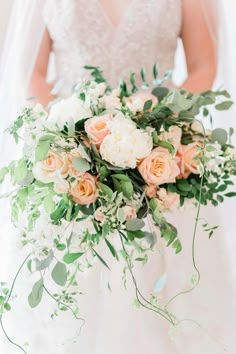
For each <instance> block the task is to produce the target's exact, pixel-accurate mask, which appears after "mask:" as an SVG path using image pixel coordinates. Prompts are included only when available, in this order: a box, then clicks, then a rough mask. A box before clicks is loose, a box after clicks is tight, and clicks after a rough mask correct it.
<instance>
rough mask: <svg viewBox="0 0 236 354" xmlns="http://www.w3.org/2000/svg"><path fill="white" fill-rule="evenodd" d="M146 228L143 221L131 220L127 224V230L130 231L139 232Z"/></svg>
mask: <svg viewBox="0 0 236 354" xmlns="http://www.w3.org/2000/svg"><path fill="white" fill-rule="evenodd" d="M144 226H145V222H144V221H143V220H141V219H136V218H135V219H131V220H128V221H127V223H126V230H128V231H138V230H140V229H142V228H143V227H144Z"/></svg>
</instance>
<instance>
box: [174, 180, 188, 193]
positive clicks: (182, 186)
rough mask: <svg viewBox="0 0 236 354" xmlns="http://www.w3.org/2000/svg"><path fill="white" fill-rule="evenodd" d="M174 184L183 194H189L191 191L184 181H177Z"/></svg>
mask: <svg viewBox="0 0 236 354" xmlns="http://www.w3.org/2000/svg"><path fill="white" fill-rule="evenodd" d="M176 184H177V187H178V189H179V190H181V191H183V192H190V191H191V189H192V188H191V186H190V184H189V183H188V181H187V180H186V179H178V180H177V182H176Z"/></svg>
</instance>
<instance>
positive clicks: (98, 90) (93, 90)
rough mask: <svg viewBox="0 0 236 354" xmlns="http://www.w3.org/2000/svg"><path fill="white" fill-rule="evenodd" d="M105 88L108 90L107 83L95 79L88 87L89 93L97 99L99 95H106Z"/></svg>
mask: <svg viewBox="0 0 236 354" xmlns="http://www.w3.org/2000/svg"><path fill="white" fill-rule="evenodd" d="M105 90H106V84H105V83H104V82H101V83H99V84H97V83H96V82H95V81H93V82H92V83H91V85H90V87H89V89H88V94H89V95H90V96H91V97H92V98H93V99H97V98H98V97H101V96H103V95H104V93H105Z"/></svg>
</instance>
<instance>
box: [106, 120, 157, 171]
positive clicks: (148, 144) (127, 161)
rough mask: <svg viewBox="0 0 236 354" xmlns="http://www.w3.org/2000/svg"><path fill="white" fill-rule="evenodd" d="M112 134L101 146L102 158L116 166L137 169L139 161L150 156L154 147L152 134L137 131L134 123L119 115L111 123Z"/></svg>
mask: <svg viewBox="0 0 236 354" xmlns="http://www.w3.org/2000/svg"><path fill="white" fill-rule="evenodd" d="M110 129H111V134H109V135H107V136H106V137H105V139H104V140H103V142H102V144H101V146H100V154H101V156H102V158H103V159H104V160H106V161H108V162H110V163H111V164H112V165H114V166H118V167H123V168H135V167H136V166H137V160H139V159H142V158H144V157H146V156H148V155H149V154H150V153H151V151H152V147H153V143H152V136H151V133H150V132H148V131H145V130H141V129H137V128H136V125H135V123H134V122H133V121H131V120H130V119H128V118H125V117H124V115H123V114H118V115H117V116H116V117H115V118H114V120H113V122H111V123H110Z"/></svg>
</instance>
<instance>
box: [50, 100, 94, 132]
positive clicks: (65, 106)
mask: <svg viewBox="0 0 236 354" xmlns="http://www.w3.org/2000/svg"><path fill="white" fill-rule="evenodd" d="M91 116H92V112H91V110H90V109H89V108H86V107H85V105H84V103H83V101H81V100H80V99H79V98H77V97H76V96H75V95H73V96H71V97H69V98H66V99H63V100H61V101H60V102H58V103H56V104H54V105H53V106H52V108H51V111H50V114H49V117H48V125H49V127H53V126H58V128H59V129H60V130H62V129H63V127H64V125H65V124H66V123H67V122H68V121H69V120H71V119H72V120H73V122H74V123H76V122H78V121H79V120H80V119H83V118H89V117H91Z"/></svg>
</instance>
